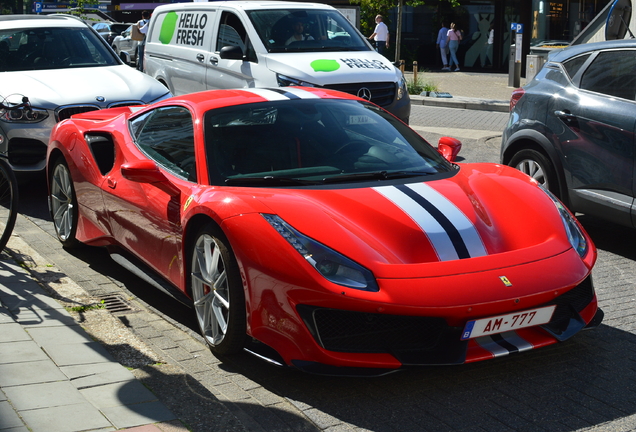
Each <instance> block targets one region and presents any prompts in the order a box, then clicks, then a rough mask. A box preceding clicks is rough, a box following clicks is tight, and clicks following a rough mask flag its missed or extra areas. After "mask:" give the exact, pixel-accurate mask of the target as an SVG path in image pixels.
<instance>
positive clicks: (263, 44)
mask: <svg viewBox="0 0 636 432" xmlns="http://www.w3.org/2000/svg"><path fill="white" fill-rule="evenodd" d="M146 38H147V39H146V48H145V57H144V67H145V72H146V73H147V74H148V75H150V76H152V77H154V78H155V79H157V80H159V81H161V82H162V83H164V84H165V85H166V86H167V87H168V88H169V89H170V91H171V92H172V93H173V94H174V95H180V94H185V93H192V92H196V91H203V90H208V89H218V88H224V89H225V88H250V87H277V86H291V85H294V86H312V87H324V88H328V89H334V90H340V91H344V92H347V93H351V94H355V95H358V96H360V97H363V98H365V99H368V100H370V101H372V102H374V103H376V104H377V105H380V106H381V107H383V108H385V109H387V110H388V111H390V112H392V113H393V114H394V115H396V116H397V117H399V118H400V119H402V120H404V121H405V122H408V119H409V115H410V112H411V106H410V100H409V96H408V91H407V89H406V81H405V79H404V76H403V74H402V73H401V72H400V70H399V69H397V68H396V67H395V66H394V65H393V64H392V63H391V62H390V61H389V60H388V59H387V58H386V57H384V56H382V55H380V54H378V53H377V52H376V51H375V50H374V49H373V48H372V47H371V45H370V44H369V42H368V41H367V40H366V38H365V37H364V36H362V35H361V34H360V32H359V31H358V30H357V29H356V28H355V27H354V26H353V25H351V23H349V21H348V20H347V19H346V18H345V17H344V16H343V15H342V14H341V13H340V12H338V11H337V10H336V9H334V8H333V7H331V6H327V5H323V4H313V3H294V2H274V1H271V2H265V1H263V2H260V1H227V2H216V1H215V2H210V3H206V2H194V3H170V4H166V5H162V6H159V7H157V8H156V9H155V10H154V12H153V15H152V18H151V20H150V27H149V30H148V34H147V35H146Z"/></svg>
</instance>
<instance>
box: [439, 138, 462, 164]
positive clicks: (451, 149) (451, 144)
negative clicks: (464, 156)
mask: <svg viewBox="0 0 636 432" xmlns="http://www.w3.org/2000/svg"><path fill="white" fill-rule="evenodd" d="M461 148H462V143H461V141H460V140H458V139H455V138H451V137H441V138H440V139H439V141H438V142H437V151H438V152H439V153H440V154H441V155H442V156H444V159H446V160H447V161H449V162H455V159H456V158H457V155H458V154H459V151H460V150H461Z"/></svg>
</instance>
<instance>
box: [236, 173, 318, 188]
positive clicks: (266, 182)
mask: <svg viewBox="0 0 636 432" xmlns="http://www.w3.org/2000/svg"><path fill="white" fill-rule="evenodd" d="M315 184H318V183H317V182H315V181H309V180H299V179H295V178H289V177H274V176H264V177H236V178H228V179H225V185H226V186H265V187H267V186H307V185H315Z"/></svg>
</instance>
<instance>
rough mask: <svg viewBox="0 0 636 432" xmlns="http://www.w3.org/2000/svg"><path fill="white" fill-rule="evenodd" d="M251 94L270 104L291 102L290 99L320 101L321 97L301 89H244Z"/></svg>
mask: <svg viewBox="0 0 636 432" xmlns="http://www.w3.org/2000/svg"><path fill="white" fill-rule="evenodd" d="M243 90H245V91H248V92H250V93H254V94H255V95H258V96H260V97H262V98H265V99H267V100H268V101H270V102H273V101H282V100H290V99H296V98H298V99H320V96H318V95H316V94H314V93H311V92H308V91H305V90H303V89H299V88H292V87H279V88H276V89H268V88H250V89H243Z"/></svg>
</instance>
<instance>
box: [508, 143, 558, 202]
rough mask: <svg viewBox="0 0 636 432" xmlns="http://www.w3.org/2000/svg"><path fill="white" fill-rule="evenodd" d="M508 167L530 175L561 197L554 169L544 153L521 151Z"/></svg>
mask: <svg viewBox="0 0 636 432" xmlns="http://www.w3.org/2000/svg"><path fill="white" fill-rule="evenodd" d="M508 165H510V166H511V167H514V168H516V169H518V170H519V171H521V172H522V173H525V174H527V175H529V176H530V177H532V178H533V179H535V180H536V181H537V182H538V183H539V184H540V185H543V186H544V187H545V188H546V189H548V190H549V191H550V192H552V193H553V194H554V195H556V196H557V197H559V196H560V195H561V194H560V193H559V184H558V180H557V177H556V174H555V171H554V167H553V166H552V163H551V162H550V160H549V159H548V158H547V157H546V156H545V155H543V153H540V152H538V151H536V150H532V149H524V150H520V151H518V152H517V153H515V155H514V156H513V157H512V159H510V162H509V163H508Z"/></svg>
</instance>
